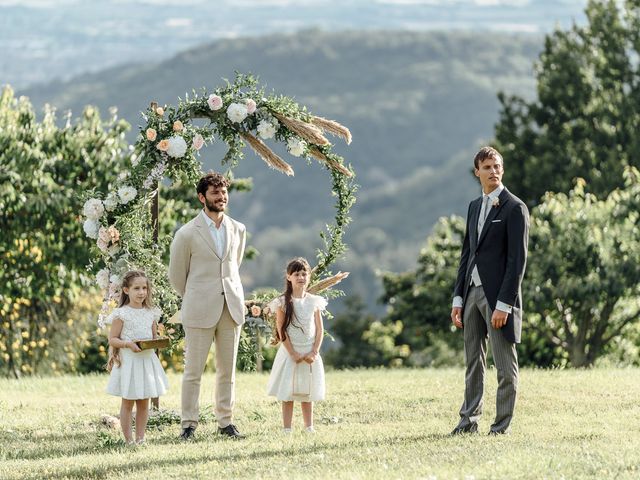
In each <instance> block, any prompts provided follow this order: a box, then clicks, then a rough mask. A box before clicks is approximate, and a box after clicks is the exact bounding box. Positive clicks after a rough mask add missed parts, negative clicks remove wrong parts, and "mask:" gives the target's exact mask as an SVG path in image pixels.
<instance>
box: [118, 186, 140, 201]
mask: <svg viewBox="0 0 640 480" xmlns="http://www.w3.org/2000/svg"><path fill="white" fill-rule="evenodd" d="M137 194H138V191H137V190H136V189H135V188H134V187H130V186H128V185H125V186H124V187H120V188H119V189H118V196H119V197H120V203H122V204H123V205H124V204H127V203H129V202H130V201H131V200H133V199H134V198H136V195H137Z"/></svg>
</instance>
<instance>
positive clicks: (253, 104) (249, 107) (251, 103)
mask: <svg viewBox="0 0 640 480" xmlns="http://www.w3.org/2000/svg"><path fill="white" fill-rule="evenodd" d="M244 103H245V105H246V106H247V113H248V114H249V115H251V114H252V113H253V112H255V111H256V102H255V101H254V100H253V99H252V98H248V99H247V100H246V101H245V102H244Z"/></svg>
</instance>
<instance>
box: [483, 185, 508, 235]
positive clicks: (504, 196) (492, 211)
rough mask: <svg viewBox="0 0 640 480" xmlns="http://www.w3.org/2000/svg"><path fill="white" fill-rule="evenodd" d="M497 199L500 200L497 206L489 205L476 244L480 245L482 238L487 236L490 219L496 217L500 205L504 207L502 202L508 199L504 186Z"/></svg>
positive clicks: (500, 207)
mask: <svg viewBox="0 0 640 480" xmlns="http://www.w3.org/2000/svg"><path fill="white" fill-rule="evenodd" d="M498 201H499V202H500V204H499V205H498V206H497V207H494V206H491V205H489V208H490V210H489V215H488V216H487V219H486V220H485V222H484V226H483V227H482V232H481V233H480V238H479V239H478V245H480V243H481V242H482V240H484V237H486V236H487V232H488V231H489V228H491V221H492V220H494V219H495V218H496V216H497V215H498V213H499V212H500V210H501V209H502V207H504V204H505V203H507V202H508V201H509V191H508V190H507V188H506V187H505V188H504V190H502V192H500V195H499V196H498Z"/></svg>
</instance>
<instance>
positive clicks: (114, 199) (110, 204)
mask: <svg viewBox="0 0 640 480" xmlns="http://www.w3.org/2000/svg"><path fill="white" fill-rule="evenodd" d="M117 206H118V195H117V194H115V193H113V192H111V193H110V194H109V195H107V198H105V199H104V208H106V209H107V212H113V211H114V210H115V209H116V207H117Z"/></svg>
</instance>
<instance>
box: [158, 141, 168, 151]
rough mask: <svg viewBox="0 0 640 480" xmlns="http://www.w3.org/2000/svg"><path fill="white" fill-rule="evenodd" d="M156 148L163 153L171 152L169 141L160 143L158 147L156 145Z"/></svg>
mask: <svg viewBox="0 0 640 480" xmlns="http://www.w3.org/2000/svg"><path fill="white" fill-rule="evenodd" d="M156 148H157V149H158V150H160V151H161V152H166V151H167V150H169V140H166V139H165V140H160V141H159V142H158V145H156Z"/></svg>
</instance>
